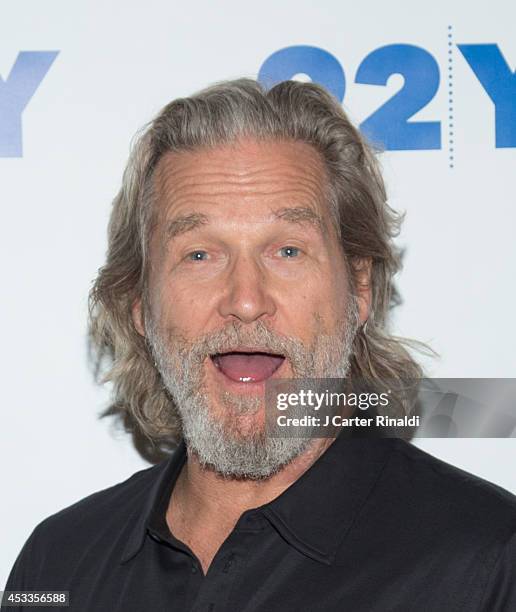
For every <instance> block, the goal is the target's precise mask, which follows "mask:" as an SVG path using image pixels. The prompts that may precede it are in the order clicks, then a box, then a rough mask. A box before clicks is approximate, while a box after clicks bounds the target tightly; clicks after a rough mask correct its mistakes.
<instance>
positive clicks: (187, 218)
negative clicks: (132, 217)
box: [166, 206, 325, 242]
mask: <svg viewBox="0 0 516 612" xmlns="http://www.w3.org/2000/svg"><path fill="white" fill-rule="evenodd" d="M272 216H273V217H274V218H275V219H281V220H283V221H287V222H289V223H301V224H303V223H310V224H311V225H313V226H314V227H315V228H316V229H317V231H319V232H320V233H321V234H324V228H325V225H324V222H323V220H322V218H321V217H320V215H318V214H317V213H316V212H315V210H314V209H313V208H310V207H309V206H286V207H284V208H280V209H278V210H275V211H273V212H272ZM209 222H210V218H209V217H208V215H204V214H202V213H189V214H187V215H179V216H178V217H175V218H174V219H172V220H171V221H170V222H169V223H168V225H167V228H166V242H169V241H170V240H172V239H173V238H175V237H176V236H179V235H181V234H184V233H186V232H190V231H192V230H195V229H198V228H199V227H202V226H203V225H207V224H209Z"/></svg>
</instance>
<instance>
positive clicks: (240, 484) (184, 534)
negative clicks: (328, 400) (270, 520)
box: [166, 438, 334, 571]
mask: <svg viewBox="0 0 516 612" xmlns="http://www.w3.org/2000/svg"><path fill="white" fill-rule="evenodd" d="M333 441H334V438H317V439H314V440H312V444H311V445H310V446H309V447H308V448H307V449H306V451H305V452H304V453H302V454H301V455H299V456H298V457H296V458H295V459H294V460H293V461H292V462H291V463H289V464H288V465H286V466H285V467H284V468H283V469H282V470H280V471H279V472H278V473H276V474H273V475H272V476H270V477H269V478H265V479H262V480H246V479H231V478H225V477H223V476H221V475H220V474H218V473H216V472H214V471H213V470H211V469H209V468H206V467H203V466H202V465H201V464H200V463H199V460H198V458H197V456H196V455H195V453H193V452H191V451H190V450H188V453H187V461H186V463H185V465H184V466H183V469H182V471H181V473H180V475H179V477H178V479H177V481H176V484H175V486H174V489H173V492H172V495H171V499H170V503H169V507H168V510H167V516H166V520H167V523H168V526H169V528H170V530H171V531H172V533H173V534H174V535H175V537H176V538H178V539H180V540H182V541H183V542H185V543H187V544H188V545H190V547H191V548H192V550H194V552H196V553H197V554H198V556H199V558H200V559H201V563H202V565H203V568H204V569H205V571H206V570H207V567H208V565H209V563H210V561H211V558H212V557H213V555H214V554H215V551H216V550H217V548H218V547H219V546H220V544H221V543H222V542H223V541H224V540H225V539H226V537H227V536H228V535H229V533H230V532H231V531H232V530H233V528H234V526H235V525H236V523H237V521H238V519H239V518H240V516H241V515H242V514H243V513H244V512H245V511H246V510H250V509H252V508H257V507H259V506H262V505H264V504H266V503H268V502H270V501H272V500H273V499H275V498H276V497H278V496H279V495H281V494H282V493H283V491H285V490H286V489H287V488H288V487H289V486H290V485H292V484H293V483H294V482H295V481H296V480H297V479H298V478H300V477H301V476H302V475H303V474H304V473H305V472H306V471H307V470H308V469H309V468H310V466H311V465H312V464H313V463H314V462H315V461H316V460H317V459H318V458H319V457H320V456H321V455H322V454H323V453H324V452H325V451H326V449H327V448H328V447H329V446H330V445H331V444H332V442H333Z"/></svg>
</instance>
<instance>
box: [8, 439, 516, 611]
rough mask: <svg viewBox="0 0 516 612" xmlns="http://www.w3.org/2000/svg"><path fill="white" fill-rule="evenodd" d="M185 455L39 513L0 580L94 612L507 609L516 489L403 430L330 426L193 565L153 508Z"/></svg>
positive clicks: (160, 504)
mask: <svg viewBox="0 0 516 612" xmlns="http://www.w3.org/2000/svg"><path fill="white" fill-rule="evenodd" d="M185 455H186V453H185V448H184V445H181V446H180V447H179V448H178V449H177V451H176V452H175V453H174V455H172V457H171V458H170V459H169V460H167V461H165V462H163V463H161V464H159V465H157V466H154V467H152V468H149V469H146V470H143V471H140V472H138V473H136V474H134V475H133V476H132V477H131V478H129V479H128V480H126V481H125V482H123V483H121V484H117V485H115V486H114V487H111V488H109V489H106V490H104V491H100V492H98V493H95V494H93V495H91V496H90V497H87V498H86V499H83V500H82V501H80V502H78V503H76V504H75V505H73V506H71V507H69V508H67V509H65V510H62V511H61V512H59V513H57V514H55V515H53V516H51V517H50V518H48V519H46V520H44V521H43V522H42V523H41V524H40V525H39V526H38V527H36V529H35V530H34V532H33V533H32V535H31V536H30V538H29V540H28V541H27V543H26V544H25V546H24V548H23V550H22V552H21V553H20V556H19V557H18V559H17V561H16V564H15V566H14V568H13V570H12V572H11V575H10V578H9V581H8V584H7V587H6V589H9V590H67V591H69V593H70V609H72V610H81V611H95V612H99V611H106V612H115V611H123V612H130V611H132V610H138V611H151V612H161V611H165V610H166V611H170V612H172V611H181V612H184V611H192V612H194V611H195V612H201V611H203V612H222V611H229V612H258V611H260V612H280V611H281V612H285V611H290V610H292V611H296V612H297V611H308V612H317V611H321V612H322V611H324V612H328V611H333V610H339V611H340V610H342V611H344V610H345V611H351V612H389V611H399V612H423V611H435V612H454V611H458V610H461V611H467V612H474V611H477V610H478V611H480V610H483V611H489V612H497V611H501V610H504V611H506V612H508V611H512V612H514V611H515V610H516V584H515V583H516V576H515V572H516V535H515V534H516V498H515V497H514V496H512V495H511V494H510V493H508V492H507V491H504V490H503V489H500V488H499V487H497V486H495V485H492V484H489V483H487V482H485V481H483V480H480V479H479V478H476V477H474V476H471V475H470V474H467V473H465V472H463V471H460V470H458V469H456V468H454V467H452V466H450V465H448V464H446V463H443V462H441V461H439V460H437V459H435V458H433V457H432V456H430V455H428V454H426V453H424V452H423V451H421V450H418V449H417V448H416V447H414V446H412V445H411V444H409V443H406V442H403V441H401V440H396V439H377V440H375V439H349V438H343V437H342V436H341V438H339V439H337V440H336V441H335V443H334V444H332V445H331V446H330V447H329V448H328V450H327V451H326V452H325V453H324V454H323V455H322V456H321V457H320V458H319V459H318V460H317V461H316V462H315V463H314V464H313V466H312V467H311V468H310V469H309V470H308V471H307V472H305V474H303V476H301V478H299V479H298V480H297V481H296V482H295V483H294V484H293V485H292V486H291V487H290V488H288V489H287V490H286V491H285V492H284V493H282V494H281V495H280V496H279V497H278V498H276V499H275V500H273V501H272V502H270V503H268V504H266V505H264V506H262V507H260V508H257V509H253V510H248V511H247V512H245V513H244V514H243V515H242V516H241V517H240V519H239V521H238V523H237V524H236V526H235V528H234V530H233V531H232V533H231V534H230V535H229V536H228V538H227V540H226V541H225V542H224V544H223V545H222V546H221V548H220V550H219V551H218V552H217V554H216V556H215V558H214V559H213V562H212V564H211V566H210V568H209V570H208V572H207V574H206V576H204V575H203V572H202V569H201V566H200V563H199V561H198V560H197V558H196V557H195V555H194V554H193V552H192V551H191V550H190V549H189V548H188V547H187V546H186V545H185V544H183V543H182V542H180V541H178V540H177V539H176V538H175V537H174V536H173V535H172V534H171V533H170V531H169V529H168V527H167V524H166V521H165V510H166V507H167V504H168V500H169V498H170V494H171V491H172V488H173V486H174V482H175V480H176V478H177V476H178V474H179V472H180V469H181V467H182V465H183V463H184V461H185ZM8 609H11V608H8ZM27 609H29V608H27ZM30 609H34V608H30Z"/></svg>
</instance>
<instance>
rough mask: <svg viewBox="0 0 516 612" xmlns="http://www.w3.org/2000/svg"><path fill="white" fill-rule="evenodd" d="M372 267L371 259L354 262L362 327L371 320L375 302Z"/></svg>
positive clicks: (356, 291)
mask: <svg viewBox="0 0 516 612" xmlns="http://www.w3.org/2000/svg"><path fill="white" fill-rule="evenodd" d="M372 267H373V261H372V259H371V257H367V258H365V259H357V260H355V261H354V262H353V269H354V274H355V293H356V296H357V306H358V315H359V320H360V323H361V324H362V325H363V324H364V323H365V322H366V321H367V319H368V318H369V313H370V312H371V304H372V301H373V290H372V284H371V273H372Z"/></svg>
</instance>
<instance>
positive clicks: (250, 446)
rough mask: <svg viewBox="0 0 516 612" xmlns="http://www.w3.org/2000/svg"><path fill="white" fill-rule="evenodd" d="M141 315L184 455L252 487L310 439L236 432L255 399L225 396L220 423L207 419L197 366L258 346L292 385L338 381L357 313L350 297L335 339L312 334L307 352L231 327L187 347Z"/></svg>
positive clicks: (249, 328) (257, 327)
mask: <svg viewBox="0 0 516 612" xmlns="http://www.w3.org/2000/svg"><path fill="white" fill-rule="evenodd" d="M148 312H149V309H148V308H146V309H145V330H146V338H147V343H148V345H149V347H150V350H151V352H152V355H153V357H154V361H155V364H156V367H157V368H158V371H159V372H160V374H161V377H162V380H163V383H164V385H165V387H166V389H167V390H168V392H169V394H170V395H171V397H172V399H173V401H174V403H175V405H176V407H177V410H178V413H179V416H180V419H181V424H182V434H183V437H184V440H185V444H186V446H187V448H188V451H189V452H193V453H194V454H195V455H196V456H197V458H198V460H199V462H200V464H201V465H202V466H203V467H204V468H205V469H211V470H214V471H215V472H217V473H218V474H220V475H221V476H223V477H225V478H245V479H251V480H259V479H264V478H268V477H270V476H272V475H273V474H275V473H277V472H279V471H280V470H281V469H282V468H283V467H285V466H286V465H287V464H289V463H290V462H291V461H292V460H293V459H295V458H296V457H298V456H299V455H301V454H302V453H303V452H304V451H306V450H307V449H308V447H309V446H310V445H311V444H312V443H313V438H315V437H316V436H315V435H313V436H312V431H313V432H314V433H315V427H314V428H313V430H312V431H306V429H305V432H306V437H303V438H295V437H288V438H278V437H271V436H267V435H266V434H265V431H263V430H256V429H253V430H252V431H251V433H249V432H246V433H245V435H244V434H242V433H241V432H239V430H238V422H239V419H238V418H235V417H238V416H241V415H252V414H255V413H257V412H258V411H259V410H263V409H264V406H263V402H264V400H263V398H261V397H256V396H254V397H246V396H242V395H236V394H233V393H230V392H227V391H226V392H224V393H221V394H219V396H218V399H219V401H220V402H221V403H222V405H223V407H224V409H225V412H226V413H227V417H228V418H227V419H226V420H224V419H217V418H214V416H213V414H212V411H211V410H210V397H209V396H208V393H207V390H206V383H205V380H204V378H205V376H204V366H203V364H204V362H205V360H206V359H209V358H210V355H213V354H215V353H220V352H223V351H228V350H231V349H233V348H236V347H238V346H246V345H247V346H259V347H263V350H264V351H265V352H270V353H277V354H282V355H284V356H285V358H286V359H289V360H290V364H291V367H292V370H293V373H294V374H293V377H294V378H345V377H346V375H347V373H348V370H349V365H350V357H351V352H352V346H353V340H354V337H355V333H356V330H357V328H358V325H359V322H358V309H357V305H356V301H355V299H354V298H353V297H352V296H350V300H349V307H348V312H347V313H346V317H345V320H344V321H343V322H342V324H341V326H340V328H339V329H340V332H339V333H337V334H335V335H329V334H316V338H315V340H314V342H313V344H312V345H310V346H308V347H307V346H305V345H304V344H303V343H302V342H301V341H300V340H298V339H295V338H291V337H287V336H283V335H279V334H277V333H276V332H273V331H272V330H270V329H269V328H268V327H267V326H266V325H265V324H264V323H263V322H262V321H258V322H256V323H253V324H252V325H244V324H242V323H240V322H239V321H234V322H232V323H231V324H228V325H227V326H226V327H224V328H223V329H221V330H219V331H217V332H212V333H209V334H206V335H204V336H201V337H200V338H198V339H197V340H195V341H194V342H191V341H187V340H186V339H185V338H182V337H181V336H180V335H179V334H177V333H175V331H174V330H171V332H169V333H168V334H166V333H163V331H161V330H160V328H159V326H158V325H157V324H156V322H155V321H154V320H152V318H151V317H148V316H147V313H148Z"/></svg>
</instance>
